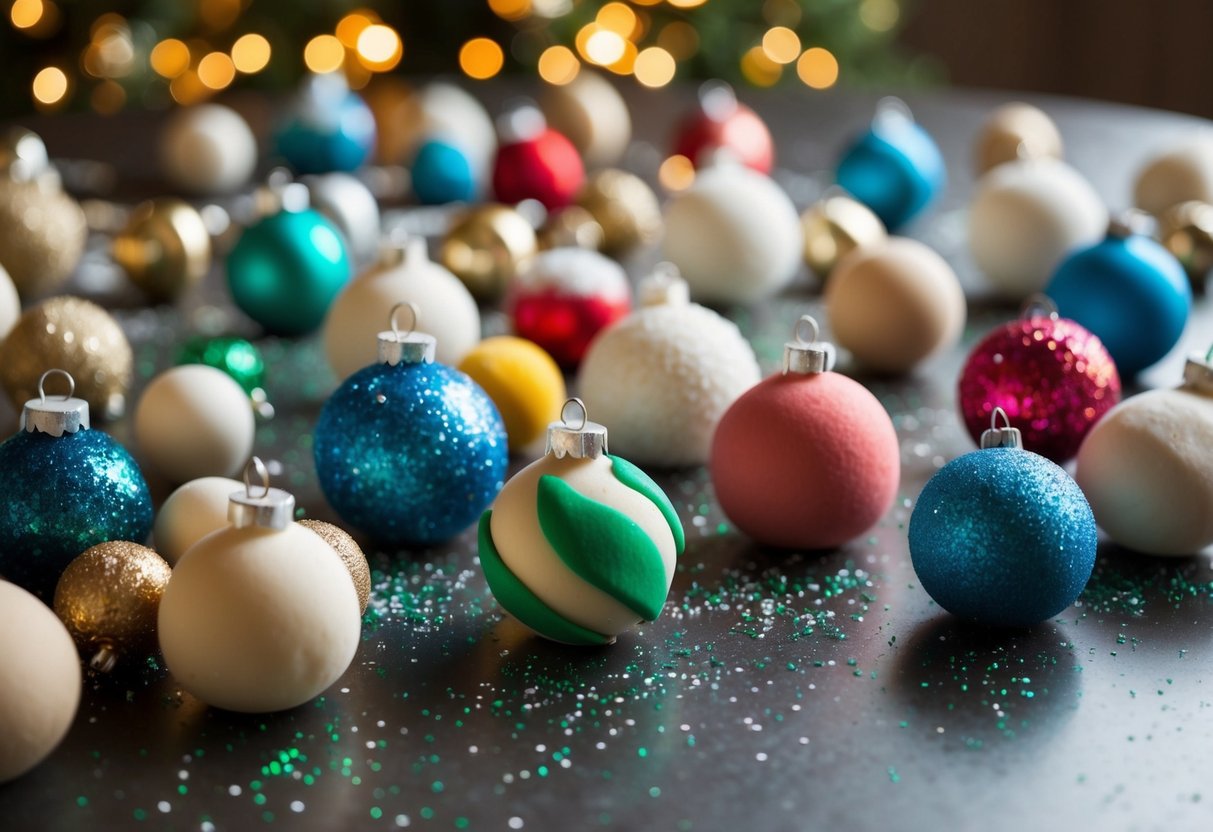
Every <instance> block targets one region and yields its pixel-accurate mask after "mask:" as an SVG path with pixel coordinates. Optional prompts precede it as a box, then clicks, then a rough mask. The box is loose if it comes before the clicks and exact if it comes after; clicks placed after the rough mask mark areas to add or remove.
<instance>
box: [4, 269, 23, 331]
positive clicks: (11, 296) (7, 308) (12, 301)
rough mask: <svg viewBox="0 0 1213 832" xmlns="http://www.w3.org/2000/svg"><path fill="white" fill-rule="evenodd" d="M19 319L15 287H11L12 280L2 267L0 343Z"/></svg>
mask: <svg viewBox="0 0 1213 832" xmlns="http://www.w3.org/2000/svg"><path fill="white" fill-rule="evenodd" d="M19 317H21V298H20V297H18V296H17V287H16V286H14V285H13V281H12V278H10V277H9V276H8V272H6V271H5V270H4V266H0V343H2V342H3V341H4V336H6V335H8V333H9V330H11V329H12V328H13V327H14V326H15V325H16V323H17V318H19Z"/></svg>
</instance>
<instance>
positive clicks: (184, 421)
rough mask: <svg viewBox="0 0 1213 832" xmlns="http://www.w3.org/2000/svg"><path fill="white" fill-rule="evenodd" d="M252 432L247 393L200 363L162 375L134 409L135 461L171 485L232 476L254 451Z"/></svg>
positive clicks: (228, 377)
mask: <svg viewBox="0 0 1213 832" xmlns="http://www.w3.org/2000/svg"><path fill="white" fill-rule="evenodd" d="M255 428H256V425H255V424H254V420H253V408H252V407H250V406H249V400H248V394H247V393H245V392H244V389H243V388H241V386H240V385H239V384H237V383H236V382H235V381H234V380H233V379H232V377H231V376H229V375H227V373H224V372H223V371H222V370H216V369H215V368H214V367H208V366H206V365H204V364H184V365H181V366H178V367H172V368H171V369H168V370H165V371H164V372H163V373H160V375H158V376H156V377H155V378H153V379H152V380H151V381H150V382H149V383H148V385H147V387H145V388H144V390H143V395H142V396H140V398H139V404H138V406H137V407H136V408H135V442H136V444H137V446H138V448H139V458H140V459H142V460H143V461H144V462H146V463H147V464H148V465H149V466H150V467H151V468H153V469H155V470H156V471H158V472H159V473H160V474H162V475H163V476H164V477H165V478H166V479H168V480H170V481H171V482H189V481H190V480H193V479H197V478H198V477H205V476H231V475H232V474H235V473H236V472H238V471H239V470H240V469H241V468H243V467H244V464H245V463H246V462H247V461H248V458H249V456H250V455H251V454H252V452H253V434H254V431H255Z"/></svg>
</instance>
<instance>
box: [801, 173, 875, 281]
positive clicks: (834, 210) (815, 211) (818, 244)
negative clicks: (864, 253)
mask: <svg viewBox="0 0 1213 832" xmlns="http://www.w3.org/2000/svg"><path fill="white" fill-rule="evenodd" d="M800 225H801V227H802V228H803V229H804V261H805V262H806V263H808V265H809V268H810V269H812V270H813V273H814V274H815V275H817V277H818V278H819V279H820V280H821V281H822V282H823V283H824V282H825V279H826V277H828V276H829V274H830V272H831V271H833V269H834V265H835V264H836V263H837V262H838V261H839V260H841V259H842V258H843V257H845V256H846V255H848V254H850V253H851V252H852V251H854V250H855V249H857V248H860V247H861V246H870V245H875V244H876V243H880V242H883V241H884V240H885V239H886V238H887V237H888V233H887V232H886V231H885V227H884V223H882V222H881V221H880V218H879V217H877V216H876V215H875V214H874V213H872V209H870V208H868V206H866V205H864V204H863V203H862V202H860V201H859V200H857V199H853V198H851V197H849V196H847V195H846V194H831V195H827V196H825V197H823V198H822V199H819V200H818V201H817V202H814V203H813V204H812V205H810V206H809V207H808V208H806V209H805V212H804V213H803V214H801V215H800Z"/></svg>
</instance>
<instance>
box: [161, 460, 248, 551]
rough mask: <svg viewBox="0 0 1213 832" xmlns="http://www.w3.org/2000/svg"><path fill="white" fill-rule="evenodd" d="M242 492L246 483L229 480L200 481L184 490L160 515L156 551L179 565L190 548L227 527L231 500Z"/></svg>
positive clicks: (184, 486)
mask: <svg viewBox="0 0 1213 832" xmlns="http://www.w3.org/2000/svg"><path fill="white" fill-rule="evenodd" d="M242 488H244V483H242V482H240V481H239V480H233V479H229V478H228V477H200V478H199V479H196V480H190V481H189V482H187V483H186V484H185V485H182V486H180V487H179V488H178V489H177V490H176V491H174V492H173V493H172V494H170V495H169V496H168V499H166V500H165V501H164V504H163V505H162V506H160V511H158V512H157V513H156V524H155V526H154V527H153V528H152V536H153V537H154V538H155V543H156V551H157V552H159V553H160V556H161V557H162V558H164V559H165V561H167V562H168V563H169V564H170V565H175V564H176V563H177V561H178V560H180V559H181V556H182V555H184V554H185V552H186V550H187V549H189V547H191V546H193V545H194V544H195V543H197V542H198V541H199V540H201V539H202V538H204V537H206V536H207V535H208V534H210V533H211V532H216V531H219V530H220V529H222V528H224V527H225V526H227V504H228V498H229V497H231V496H232V495H233V494H235V493H236V492H237V491H239V490H241V489H242Z"/></svg>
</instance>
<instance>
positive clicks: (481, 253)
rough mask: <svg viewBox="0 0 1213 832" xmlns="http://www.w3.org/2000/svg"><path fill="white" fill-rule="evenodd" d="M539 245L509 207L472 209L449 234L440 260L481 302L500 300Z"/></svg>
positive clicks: (524, 218)
mask: <svg viewBox="0 0 1213 832" xmlns="http://www.w3.org/2000/svg"><path fill="white" fill-rule="evenodd" d="M538 247H539V243H538V240H537V238H536V236H535V229H534V227H533V226H532V225H531V223H530V222H528V221H527V219H526V217H524V216H522V214H519V213H518V212H517V211H515V210H514V209H513V208H510V207H509V206H506V205H496V204H488V205H481V206H478V207H476V208H473V209H471V210H470V211H468V212H467V213H466V214H464V215H463V216H462V217H461V218H460V219H459V220H457V221H456V223H455V225H453V226H452V227H451V230H450V231H448V232H447V234H446V237H445V238H444V239H443V241H442V247H441V249H440V250H439V253H438V260H439V262H441V263H442V265H444V266H446V267H447V269H449V270H450V271H451V272H453V273H454V274H455V276H456V277H458V278H459V279H460V280H462V281H463V283H464V285H465V286H467V287H468V290H469V291H470V292H471V293H472V294H473V295H475V296H476V297H477V298H478V299H480V300H486V301H489V300H496V299H497V298H499V297H501V295H502V294H503V293H504V292H505V289H506V286H508V285H509V283H510V281H511V280H513V279H514V275H515V274H517V273H518V271H519V270H520V269H521V268H522V267H523V266H524V265H525V264H526V263H527V262H528V261H529V260H530V259H531V258H532V257H534V256H535V252H536V251H537V250H538Z"/></svg>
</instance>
